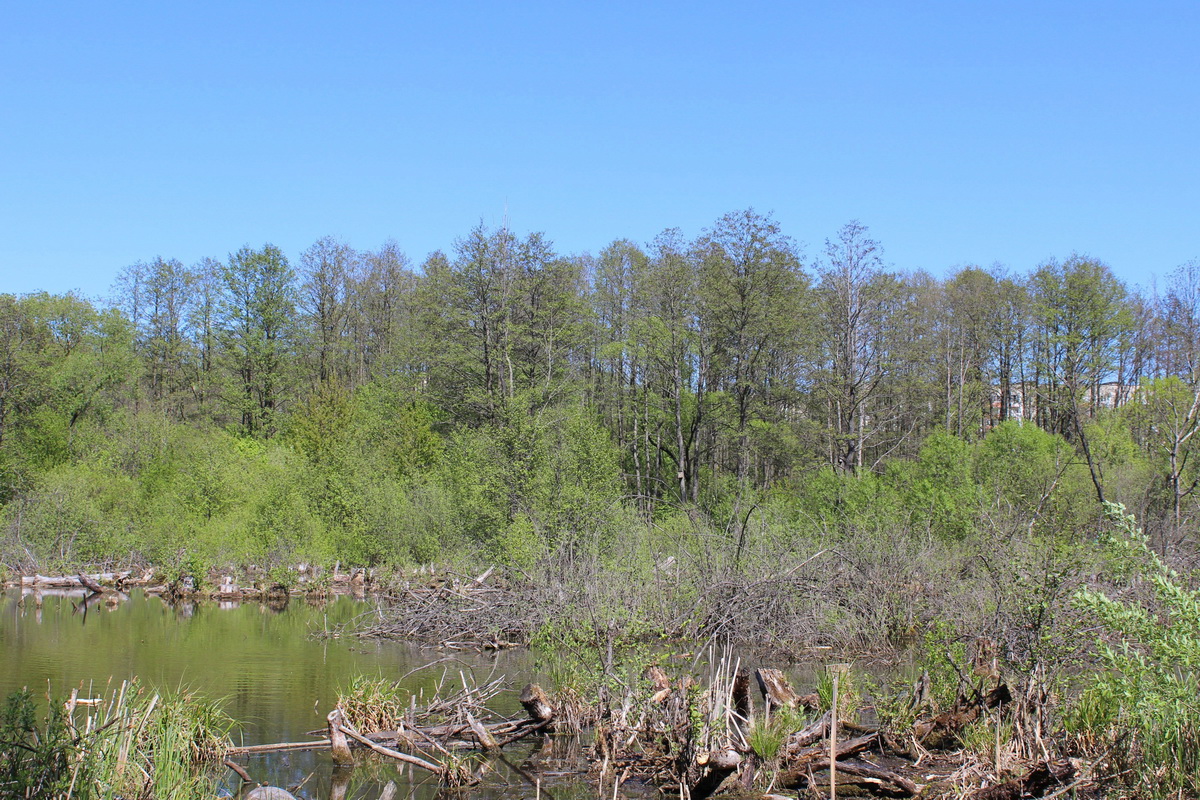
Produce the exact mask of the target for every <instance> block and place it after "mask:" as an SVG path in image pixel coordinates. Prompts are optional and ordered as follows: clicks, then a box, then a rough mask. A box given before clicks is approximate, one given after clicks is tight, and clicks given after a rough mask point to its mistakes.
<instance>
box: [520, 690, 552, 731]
mask: <svg viewBox="0 0 1200 800" xmlns="http://www.w3.org/2000/svg"><path fill="white" fill-rule="evenodd" d="M521 706H522V707H523V708H524V709H525V713H526V714H528V715H529V719H531V720H532V721H534V722H536V723H545V724H546V725H547V726H549V725H551V724H552V723H553V720H554V706H552V705H550V698H549V697H547V696H546V692H545V691H544V690H543V689H542V687H541V686H538V685H537V684H536V683H529V684H526V685H525V688H524V689H522V690H521Z"/></svg>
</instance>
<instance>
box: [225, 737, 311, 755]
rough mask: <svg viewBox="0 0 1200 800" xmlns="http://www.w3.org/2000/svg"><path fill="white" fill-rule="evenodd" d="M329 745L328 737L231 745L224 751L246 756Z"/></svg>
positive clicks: (228, 753) (229, 753)
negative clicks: (239, 745) (240, 745)
mask: <svg viewBox="0 0 1200 800" xmlns="http://www.w3.org/2000/svg"><path fill="white" fill-rule="evenodd" d="M326 747H329V740H328V739H317V740H315V741H312V742H277V743H275V744H251V745H246V746H245V747H231V748H229V749H228V750H226V751H225V755H228V756H246V755H253V754H255V753H285V752H288V751H290V750H324V749H325V748H326Z"/></svg>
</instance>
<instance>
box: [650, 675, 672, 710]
mask: <svg viewBox="0 0 1200 800" xmlns="http://www.w3.org/2000/svg"><path fill="white" fill-rule="evenodd" d="M646 680H648V681H650V685H651V686H652V687H654V694H652V695H650V702H651V703H654V704H655V705H658V704H661V703H664V702H666V699H667V698H668V697H670V696H671V679H670V678H668V677H667V673H665V672H663V671H662V668H661V667H658V666H650V667H647V668H646Z"/></svg>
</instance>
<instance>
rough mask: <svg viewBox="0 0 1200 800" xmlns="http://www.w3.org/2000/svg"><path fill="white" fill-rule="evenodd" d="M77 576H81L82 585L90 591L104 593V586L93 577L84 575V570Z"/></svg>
mask: <svg viewBox="0 0 1200 800" xmlns="http://www.w3.org/2000/svg"><path fill="white" fill-rule="evenodd" d="M76 577H78V578H79V583H80V585H82V586H83V587H84V588H86V589H87V590H88V591H90V592H93V593H94V594H104V587H103V586H101V585H100V584H98V583H96V581H95V580H93V579H92V578H91V577H89V576H87V575H84V574H83V573H82V572H81V573H79V575H77V576H76Z"/></svg>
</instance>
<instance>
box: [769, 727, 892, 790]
mask: <svg viewBox="0 0 1200 800" xmlns="http://www.w3.org/2000/svg"><path fill="white" fill-rule="evenodd" d="M878 738H879V737H878V735H877V734H871V735H870V736H862V737H860V738H858V739H851V740H850V741H847V742H842V743H840V744H839V745H838V747H837V751H836V755H837V758H838V760H839V761H840V760H841V759H843V758H850V756H855V755H858V754H859V753H861V752H863V751H865V750H867V749H868V748H870V747H871V745H873V744H875V742H876V741H877V740H878ZM784 758H785V760H784V763H785V765H786V769H785V770H784V771H782V772H780V773H779V780H780V781H781V785H783V786H793V785H795V784H797V783H799V782H801V781H802V780H804V779H805V778H806V777H807V775H808V773H809V772H811V771H813V770H817V769H829V748H828V747H826V746H825V745H820V746H818V747H809V748H806V749H803V750H800V751H798V752H791V753H786V754H785V756H784ZM818 764H824V765H825V766H823V767H819V766H817V765H818ZM839 769H840V767H839Z"/></svg>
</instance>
